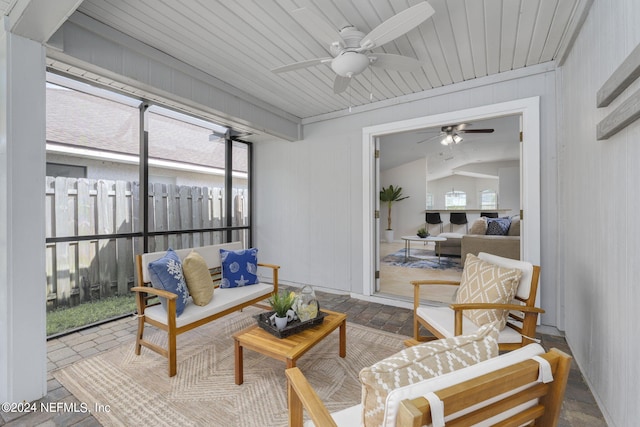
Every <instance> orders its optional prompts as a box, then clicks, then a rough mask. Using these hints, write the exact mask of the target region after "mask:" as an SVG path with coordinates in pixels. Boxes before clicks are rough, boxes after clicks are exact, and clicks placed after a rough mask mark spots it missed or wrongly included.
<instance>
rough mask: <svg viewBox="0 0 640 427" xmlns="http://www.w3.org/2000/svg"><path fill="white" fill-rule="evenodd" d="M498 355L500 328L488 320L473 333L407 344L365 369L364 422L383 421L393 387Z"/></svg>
mask: <svg viewBox="0 0 640 427" xmlns="http://www.w3.org/2000/svg"><path fill="white" fill-rule="evenodd" d="M497 355H498V329H497V328H496V327H495V325H494V324H489V325H485V326H483V327H481V328H480V329H478V330H477V331H476V332H475V333H474V334H470V335H459V336H457V337H452V338H445V339H441V340H436V341H429V342H427V343H424V344H418V345H416V346H413V347H409V348H406V349H404V350H402V351H400V352H398V353H396V354H394V355H393V356H390V357H387V358H386V359H384V360H381V361H379V362H377V363H375V364H374V365H372V366H370V367H368V368H364V369H362V370H361V371H360V382H361V383H362V407H363V417H362V419H363V421H364V425H365V426H366V427H372V426H380V425H382V424H383V421H384V419H385V404H386V400H387V395H388V394H389V392H390V391H391V390H394V389H397V388H399V387H405V386H410V385H412V384H416V383H419V382H421V381H423V380H427V379H429V378H433V377H437V376H439V375H442V374H446V373H448V372H452V371H455V370H457V369H461V368H464V367H467V366H471V365H475V364H476V363H478V362H482V361H483V360H488V359H490V358H492V357H495V356H497ZM387 410H391V409H390V408H387Z"/></svg>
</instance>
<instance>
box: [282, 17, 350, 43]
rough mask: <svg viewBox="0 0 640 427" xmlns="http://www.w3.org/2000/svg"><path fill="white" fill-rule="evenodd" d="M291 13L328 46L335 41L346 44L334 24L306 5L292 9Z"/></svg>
mask: <svg viewBox="0 0 640 427" xmlns="http://www.w3.org/2000/svg"><path fill="white" fill-rule="evenodd" d="M291 15H292V16H293V17H294V18H295V20H296V21H298V23H299V24H300V25H302V26H303V27H304V28H305V29H306V30H307V31H309V32H310V33H311V35H313V37H315V38H316V39H317V40H319V41H321V42H322V43H324V44H325V45H326V46H327V47H328V46H331V45H332V44H334V43H340V44H344V41H343V40H342V37H341V36H340V33H339V32H338V30H337V29H335V28H334V27H333V25H331V24H330V23H328V22H327V21H325V20H324V19H323V18H322V17H321V16H318V15H317V14H315V13H314V12H312V11H311V10H309V9H307V8H306V7H302V8H300V9H296V10H294V11H292V12H291Z"/></svg>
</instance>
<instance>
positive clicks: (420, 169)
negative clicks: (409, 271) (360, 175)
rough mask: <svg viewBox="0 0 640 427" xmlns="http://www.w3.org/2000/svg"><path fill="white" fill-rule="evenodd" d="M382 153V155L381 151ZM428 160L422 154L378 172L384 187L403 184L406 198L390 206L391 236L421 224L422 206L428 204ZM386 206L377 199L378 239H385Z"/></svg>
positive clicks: (411, 232)
mask: <svg viewBox="0 0 640 427" xmlns="http://www.w3.org/2000/svg"><path fill="white" fill-rule="evenodd" d="M381 155H384V153H382V154H381ZM426 166H427V160H426V159H425V158H422V159H418V160H416V161H413V162H410V163H406V164H404V165H401V166H398V167H396V168H391V169H387V170H386V171H384V172H381V173H380V181H381V184H382V186H383V187H388V186H389V185H393V186H394V187H397V186H400V187H402V194H403V195H404V196H409V198H408V199H405V200H402V201H400V202H394V203H393V204H392V207H391V220H392V223H391V227H392V228H393V230H394V235H395V237H394V240H397V241H401V240H400V237H401V236H413V235H415V234H416V232H417V231H418V229H419V228H420V227H423V226H424V218H425V216H424V210H425V207H426V205H427V168H426ZM387 218H388V207H387V204H386V203H382V202H381V203H380V230H381V232H380V236H379V237H380V239H384V230H385V229H386V228H387Z"/></svg>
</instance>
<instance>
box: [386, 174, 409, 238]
mask: <svg viewBox="0 0 640 427" xmlns="http://www.w3.org/2000/svg"><path fill="white" fill-rule="evenodd" d="M408 198H409V196H403V195H402V187H394V186H393V185H389V186H388V187H387V188H384V187H382V190H380V201H381V202H385V203H386V204H387V208H388V213H389V215H388V216H387V230H386V232H385V235H386V238H387V243H391V242H393V228H391V206H392V205H393V202H399V201H400V200H404V199H408Z"/></svg>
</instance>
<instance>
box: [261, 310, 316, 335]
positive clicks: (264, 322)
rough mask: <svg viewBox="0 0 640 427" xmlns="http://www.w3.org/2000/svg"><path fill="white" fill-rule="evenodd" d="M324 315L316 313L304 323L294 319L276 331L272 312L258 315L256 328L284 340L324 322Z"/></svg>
mask: <svg viewBox="0 0 640 427" xmlns="http://www.w3.org/2000/svg"><path fill="white" fill-rule="evenodd" d="M326 315H327V313H324V312H322V311H318V315H317V316H316V317H315V318H313V319H310V320H307V321H304V322H302V321H300V319H294V320H291V321H289V323H287V325H286V326H285V327H284V328H282V329H278V327H277V326H276V325H275V324H273V322H272V321H271V318H272V317H273V316H274V312H273V311H267V312H266V313H260V314H258V315H257V316H255V318H256V320H257V321H258V326H260V327H261V328H262V329H264V330H265V331H267V332H269V333H270V334H271V335H273V336H275V337H278V338H286V337H288V336H290V335H293V334H297V333H298V332H302V331H304V330H305V329H308V328H312V327H314V326H317V325H319V324H321V323H322V322H323V321H324V318H325V316H326Z"/></svg>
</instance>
